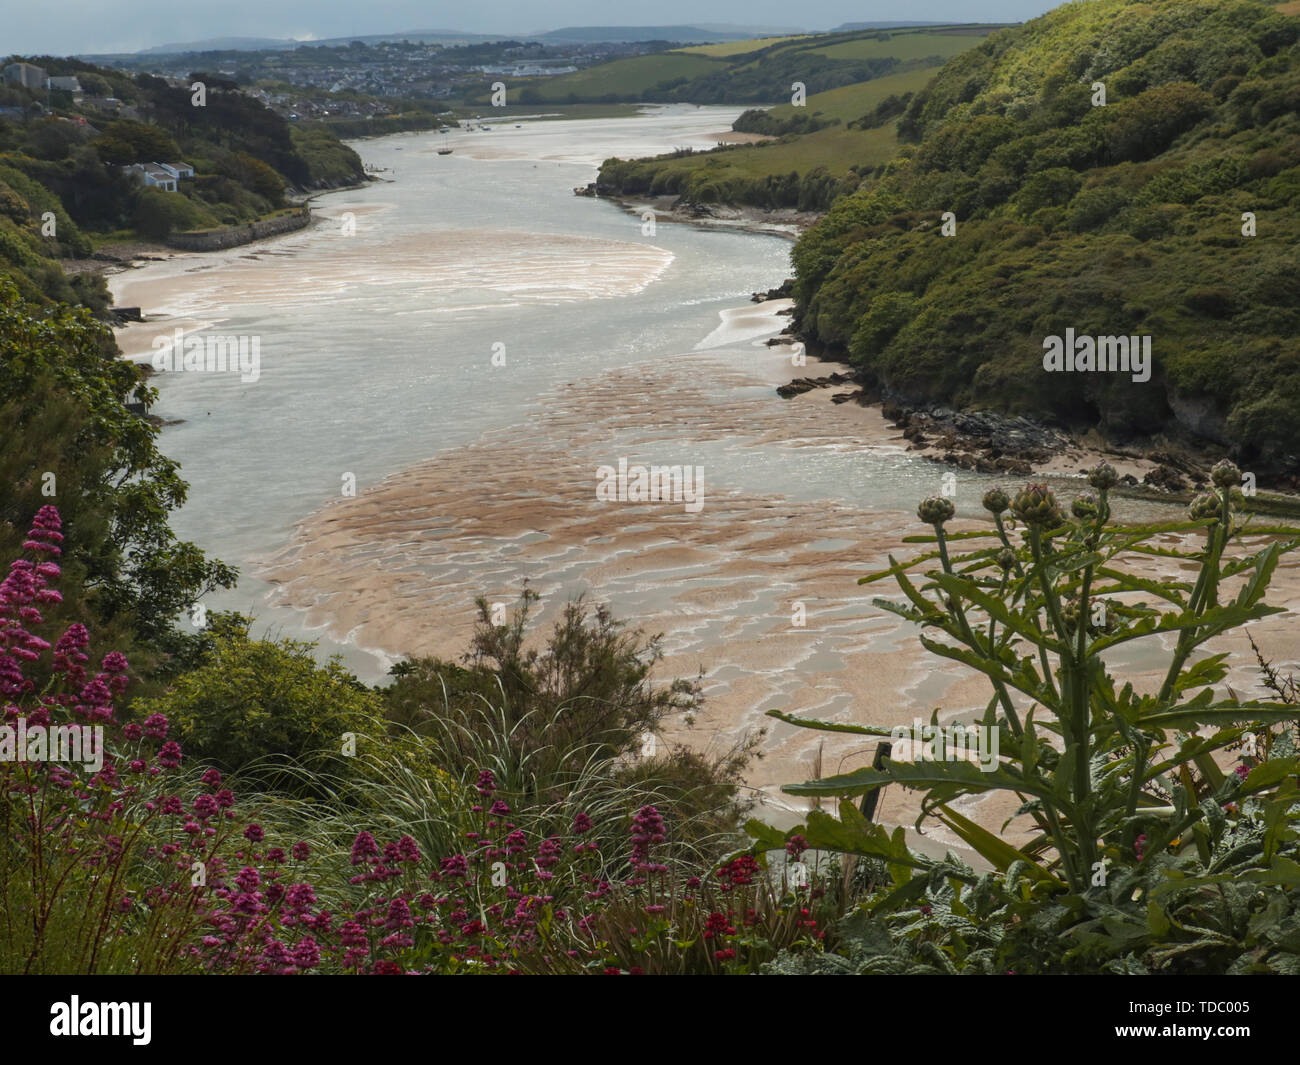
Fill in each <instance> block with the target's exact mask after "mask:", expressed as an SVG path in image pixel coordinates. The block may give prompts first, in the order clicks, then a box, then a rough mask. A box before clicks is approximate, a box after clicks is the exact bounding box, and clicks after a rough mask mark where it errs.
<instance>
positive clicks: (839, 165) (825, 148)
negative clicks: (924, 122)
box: [673, 123, 898, 177]
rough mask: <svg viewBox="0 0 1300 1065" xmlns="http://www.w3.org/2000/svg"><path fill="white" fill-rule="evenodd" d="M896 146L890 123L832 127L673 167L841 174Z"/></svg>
mask: <svg viewBox="0 0 1300 1065" xmlns="http://www.w3.org/2000/svg"><path fill="white" fill-rule="evenodd" d="M897 148H898V138H897V136H896V134H895V131H894V127H893V124H892V123H891V124H890V125H888V126H885V127H882V128H881V129H869V130H856V129H844V128H843V127H842V126H832V127H830V128H829V129H819V130H817V131H816V132H815V133H807V134H804V135H803V136H801V137H799V138H798V139H796V140H790V141H786V142H782V141H768V142H765V143H760V144H750V145H742V146H740V147H738V148H732V149H729V150H727V151H723V152H716V153H710V154H708V155H695V156H689V155H688V156H685V157H684V158H682V159H679V160H675V161H674V164H673V165H674V166H681V167H682V168H684V169H687V170H694V169H698V168H700V167H712V168H713V169H716V170H717V171H718V172H719V174H720V175H721V176H731V175H739V176H743V177H766V176H767V175H768V174H788V173H790V172H791V171H798V172H799V173H801V174H805V173H808V172H809V171H811V170H815V169H817V167H819V166H824V167H825V168H826V169H827V171H828V172H829V173H830V174H832V175H833V176H835V177H843V176H844V175H845V174H847V173H848V172H849V168H850V167H853V166H859V167H861V166H878V165H879V164H880V163H883V162H885V161H886V160H887V159H889V158H890V157H891V156H893V154H894V152H895V151H896V150H897Z"/></svg>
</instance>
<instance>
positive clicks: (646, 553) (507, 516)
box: [261, 300, 1300, 845]
mask: <svg viewBox="0 0 1300 1065" xmlns="http://www.w3.org/2000/svg"><path fill="white" fill-rule="evenodd" d="M785 305H787V301H780V300H773V301H769V302H767V303H764V304H758V305H753V306H751V307H745V308H738V309H737V310H736V311H735V312H732V313H731V315H730V316H729V318H728V319H727V321H726V322H724V324H723V326H722V327H720V329H722V330H723V331H724V334H725V333H726V331H728V330H730V331H731V332H732V335H734V336H745V337H747V338H748V337H751V336H752V335H753V333H754V332H755V331H757V330H761V329H763V328H766V329H767V330H768V331H769V332H774V331H775V330H776V329H777V328H779V326H780V325H781V324H783V323H784V319H782V318H779V317H777V314H776V312H777V311H778V310H779V309H781V307H782V306H785ZM714 339H715V340H719V339H722V338H719V337H715V338H714ZM750 342H751V343H754V344H755V346H754V352H753V357H752V360H750V361H749V362H748V363H747V364H745V365H743V366H738V365H737V363H736V361H735V360H734V358H731V359H728V358H724V357H722V356H714V355H711V354H710V353H709V352H707V351H705V352H696V353H693V354H690V355H685V356H680V357H677V358H670V359H665V360H662V361H661V362H659V363H657V364H655V365H653V366H638V367H635V368H631V369H627V370H621V371H615V372H610V373H606V374H604V375H602V376H601V377H599V378H597V379H594V380H590V381H584V382H582V383H580V384H576V385H572V386H569V387H567V388H565V389H562V390H560V391H559V392H558V393H556V394H554V395H553V396H550V397H548V398H547V399H546V400H545V401H544V402H543V403H542V404H541V405H540V411H541V412H540V413H539V415H538V416H537V418H536V420H534V421H533V422H532V423H531V424H530V426H529V430H528V432H527V433H526V434H521V433H519V432H517V431H510V432H502V433H496V434H490V435H488V436H486V437H484V438H483V439H482V440H480V441H479V442H477V443H475V444H473V445H470V446H467V447H463V448H457V449H454V450H452V451H450V452H447V453H444V454H442V455H440V456H439V457H438V458H437V459H435V460H431V461H429V462H425V463H422V464H420V465H417V466H415V467H413V468H411V469H408V470H405V471H403V472H401V473H399V474H397V475H395V476H392V477H390V478H388V479H387V480H386V481H384V482H383V483H382V484H380V485H379V486H378V487H376V488H374V489H372V490H369V491H366V492H363V493H362V494H361V495H359V496H358V497H357V498H355V499H343V500H339V501H338V502H336V503H333V504H332V505H330V506H328V507H326V508H325V509H324V510H322V511H321V512H319V513H318V514H317V515H315V516H314V517H312V518H311V519H309V520H308V521H306V522H303V523H302V524H301V525H300V526H299V527H298V528H297V529H296V530H295V532H294V535H293V538H292V542H291V543H290V544H289V546H288V547H287V548H286V549H285V551H283V552H282V553H281V554H279V555H278V556H277V557H276V558H274V559H272V560H268V562H267V564H266V566H265V567H264V568H263V570H262V573H261V575H262V576H263V577H264V578H266V579H267V580H269V581H271V582H272V583H274V584H276V585H277V586H278V589H279V595H280V597H281V599H282V601H283V602H284V603H286V604H288V605H291V606H294V607H297V608H299V609H302V610H305V611H307V613H308V619H309V621H310V622H311V623H313V624H323V625H326V626H328V628H329V629H330V630H331V631H332V632H333V633H335V634H337V635H339V636H340V637H348V638H351V639H353V640H355V641H356V642H357V643H359V644H361V645H363V646H368V647H380V648H384V649H386V650H388V651H390V652H391V653H393V654H394V655H401V654H404V653H405V654H413V655H439V656H443V657H454V656H457V655H458V654H459V653H461V652H462V651H463V650H464V648H465V647H466V645H467V641H468V637H469V634H470V632H471V628H472V624H473V619H474V605H473V603H474V599H475V597H476V596H478V595H480V594H484V595H486V596H487V597H488V598H489V600H491V601H494V602H497V601H499V602H503V603H507V604H509V603H511V602H513V600H514V598H515V596H516V595H517V592H518V588H519V584H520V581H521V580H522V579H523V578H525V577H527V578H529V579H530V581H531V583H532V586H533V587H534V588H535V589H536V590H537V591H538V592H540V593H541V594H542V596H543V604H542V606H543V609H542V612H541V613H540V614H539V615H538V619H537V630H536V631H539V632H540V631H544V630H545V629H546V628H547V627H548V625H549V620H550V619H551V618H553V617H554V616H555V615H556V613H557V612H558V610H559V609H560V607H561V606H562V605H563V602H564V601H565V600H566V599H567V598H568V597H569V596H571V595H573V594H575V593H576V592H578V591H587V592H589V593H590V594H591V595H592V596H594V597H595V598H597V599H599V600H600V601H606V602H610V603H612V604H613V605H614V606H615V612H616V615H617V616H619V617H622V618H627V619H630V620H632V621H633V622H635V623H636V624H637V625H639V626H640V627H642V628H644V629H645V630H646V631H647V632H652V633H653V632H663V633H664V634H665V648H666V650H667V658H666V661H665V662H664V663H663V667H662V669H661V671H660V677H661V679H667V678H670V677H672V676H690V675H694V674H695V673H697V672H698V671H699V670H700V669H701V668H702V669H703V670H704V672H705V679H706V696H707V704H706V713H705V714H704V715H703V718H702V720H701V722H700V724H699V725H698V726H697V727H696V729H694V730H692V731H690V732H686V731H682V732H680V733H679V734H678V735H679V737H680V738H685V739H688V741H689V742H692V743H696V744H699V745H701V746H703V747H705V748H707V749H713V750H721V749H724V748H725V747H726V746H728V745H729V744H730V743H731V742H733V741H734V740H735V739H736V738H738V737H739V736H740V735H741V734H743V733H744V732H746V731H747V730H752V729H756V728H760V727H767V728H768V729H769V733H768V736H767V739H766V741H765V743H764V755H765V757H764V758H763V760H762V761H761V762H759V763H757V764H756V766H755V767H754V769H753V772H752V774H751V777H750V783H751V784H752V785H753V786H754V787H756V788H759V789H761V790H762V791H763V793H764V794H765V795H766V797H767V800H768V801H769V802H770V803H772V804H773V807H774V809H773V810H770V811H769V813H775V814H776V816H778V818H780V817H781V816H782V815H780V813H779V811H780V809H785V810H786V811H787V813H786V814H785V815H784V816H785V817H786V818H787V819H788V820H794V819H796V818H797V816H798V812H799V811H801V810H803V809H806V801H805V800H800V799H792V798H790V797H786V796H782V795H780V793H779V785H781V784H783V783H789V782H791V781H795V780H801V779H807V778H808V777H810V776H811V775H812V770H811V765H812V763H813V761H814V759H815V758H816V757H817V756H818V751H819V748H820V749H822V763H823V772H824V773H825V774H826V775H830V774H833V773H836V772H840V771H845V770H847V769H850V768H854V767H857V766H860V765H863V764H866V763H869V761H870V758H871V755H872V753H873V752H874V748H875V741H874V740H870V739H867V738H865V737H842V736H836V735H835V734H830V733H816V732H812V731H808V730H803V729H797V728H794V727H791V726H787V725H784V724H781V723H776V722H773V721H772V720H771V719H769V718H766V717H765V716H764V711H766V710H768V709H780V710H783V711H786V712H790V713H794V714H798V715H801V716H808V717H816V718H823V719H827V720H837V721H856V722H864V723H870V724H876V725H893V724H898V723H900V722H903V723H910V722H911V720H912V719H913V717H914V716H918V715H919V716H921V717H922V718H925V719H928V718H929V715H930V712H931V711H932V710H933V709H935V708H936V707H942V708H944V711H943V712H942V713H941V720H950V719H952V718H954V717H956V716H958V715H959V714H961V713H962V712H963V711H966V712H969V711H970V710H972V709H977V708H978V709H982V707H983V706H984V704H985V702H986V701H987V698H988V688H987V684H986V683H985V682H984V681H983V680H982V678H980V677H979V675H977V674H974V673H973V672H970V671H966V670H961V669H959V668H955V667H953V665H952V664H951V663H948V662H946V661H944V662H941V661H940V660H938V659H936V658H934V657H932V656H930V655H929V654H928V653H927V652H925V651H924V649H923V648H921V647H920V645H919V643H918V642H917V639H916V636H917V633H916V632H915V631H914V630H913V629H912V628H911V626H909V625H907V624H906V623H904V622H902V621H901V620H900V619H898V618H896V617H895V616H894V615H892V614H889V613H888V612H886V611H883V610H881V609H880V608H879V607H876V606H874V605H873V604H872V603H871V598H872V596H873V595H882V596H885V597H886V598H897V597H898V592H897V589H896V588H895V587H893V586H891V585H890V584H889V582H883V583H882V584H880V585H874V586H872V587H871V588H860V587H859V586H858V585H857V583H856V581H857V579H858V578H859V577H861V576H863V575H865V574H867V573H869V572H872V571H873V570H876V569H879V568H882V567H884V566H886V565H887V556H888V555H889V554H891V553H893V554H895V555H900V556H901V555H906V554H908V553H910V552H912V551H915V550H916V548H915V546H914V545H907V544H904V543H903V542H902V538H903V537H904V536H908V535H916V534H919V533H923V532H924V531H925V529H924V528H923V527H921V525H920V523H919V522H918V521H917V519H916V517H915V514H914V513H910V512H904V511H901V510H900V511H865V510H862V509H859V508H855V507H852V506H847V505H844V504H841V503H835V502H829V501H827V502H820V503H818V502H813V503H809V502H794V501H790V500H787V499H783V498H781V497H779V496H773V495H765V494H755V493H752V492H745V491H741V490H739V489H736V488H734V487H733V486H729V485H727V484H726V483H716V482H709V481H708V480H707V478H706V484H707V493H706V499H705V503H704V506H703V508H702V509H701V510H700V511H699V512H698V513H688V512H687V511H686V510H685V508H684V507H683V505H682V504H681V503H669V502H659V503H607V502H600V501H598V500H597V498H596V495H595V483H596V482H595V470H596V467H597V466H599V465H601V464H606V463H613V462H615V461H616V460H617V458H618V457H620V456H625V457H627V459H628V461H629V462H630V463H637V462H641V463H647V464H648V463H653V462H656V461H663V460H662V459H661V458H660V456H663V455H665V454H667V453H668V452H670V451H672V449H673V447H674V445H675V444H680V442H682V441H687V442H690V446H700V447H704V446H707V445H708V444H709V443H710V442H726V443H728V444H730V445H732V446H741V447H744V448H747V449H752V454H753V457H754V461H755V462H761V461H762V460H763V456H764V452H765V449H767V448H771V447H776V446H785V447H789V446H801V447H810V448H819V447H829V446H834V447H849V448H852V449H856V450H860V451H862V452H863V453H866V452H873V453H875V454H877V455H879V454H882V453H883V454H889V453H891V452H892V453H901V452H902V451H903V450H904V448H905V447H906V442H905V441H904V440H903V439H902V437H901V435H900V434H899V433H898V432H897V430H896V429H894V428H893V427H892V426H891V425H890V424H889V423H888V422H886V420H885V419H884V418H883V416H881V414H880V412H879V410H878V409H875V408H863V407H859V406H857V405H856V404H838V405H836V404H833V403H831V402H830V396H831V390H817V391H814V392H809V393H806V394H804V395H802V396H798V397H795V398H794V399H792V400H788V401H773V400H772V399H771V398H768V397H766V396H759V395H754V396H753V397H752V398H748V397H746V398H736V397H734V396H733V397H732V398H729V399H726V398H723V397H722V396H720V394H719V392H718V389H717V388H716V386H717V385H719V384H724V385H734V386H736V388H738V389H739V388H743V387H745V386H752V385H760V384H761V385H768V386H770V385H773V384H775V383H779V382H782V381H784V380H788V379H789V357H788V352H786V351H783V350H782V348H780V347H775V348H767V347H764V346H762V345H761V342H753V341H750ZM833 368H834V367H833V366H832V365H829V364H819V365H818V367H817V369H816V372H818V373H821V372H830V370H831V369H833ZM809 372H814V371H813V370H812V369H811V368H810V369H809ZM704 382H707V383H708V384H709V386H710V387H708V388H706V387H704ZM637 396H641V397H654V399H653V401H648V400H647V401H641V402H637V401H636V400H635V398H633V397H637ZM614 440H617V441H618V444H617V447H615V446H614V445H613V444H612V443H611V442H612V441H614ZM690 446H688V447H687V448H686V451H687V452H688V453H689V451H690ZM678 451H680V448H679V449H678ZM687 457H689V454H688V455H687ZM674 461H683V459H674ZM1081 461H1082V462H1083V463H1084V464H1086V462H1087V461H1088V460H1087V459H1081ZM1075 468H1076V464H1075V463H1073V462H1072V463H1070V464H1069V466H1068V472H1074V471H1075ZM955 527H956V528H963V527H967V528H974V527H977V526H976V525H975V524H973V523H957V525H956V526H955ZM1163 569H1166V567H1162V566H1159V565H1158V566H1155V567H1153V569H1152V572H1153V574H1154V573H1160V574H1161V575H1170V573H1172V570H1169V571H1167V572H1162V570H1163ZM1275 584H1276V592H1275V595H1274V597H1273V601H1275V602H1277V603H1279V604H1282V605H1285V606H1287V607H1288V611H1289V612H1288V613H1287V614H1285V615H1280V616H1278V617H1275V618H1270V619H1268V620H1266V621H1264V622H1260V623H1257V624H1255V625H1253V626H1252V629H1251V631H1252V632H1253V633H1254V634H1255V636H1256V639H1257V641H1258V642H1259V643H1260V646H1261V647H1262V648H1263V649H1264V651H1265V653H1266V654H1267V655H1269V656H1271V657H1274V658H1275V659H1276V660H1277V662H1278V663H1279V664H1291V665H1294V664H1295V662H1296V658H1297V646H1296V644H1297V641H1296V639H1295V632H1296V627H1295V625H1296V611H1297V610H1300V571H1298V570H1297V564H1296V563H1295V562H1294V561H1292V562H1288V563H1286V564H1284V565H1283V566H1282V567H1281V568H1280V569H1279V572H1278V575H1277V578H1276V580H1275ZM800 604H802V607H803V611H804V612H805V614H806V618H805V619H804V621H803V623H802V624H799V623H798V622H797V621H796V620H795V618H796V615H797V613H798V610H799V606H800ZM1217 649H1220V650H1228V651H1230V652H1232V656H1233V657H1232V660H1233V662H1235V663H1236V664H1237V665H1236V669H1235V670H1234V672H1233V675H1232V677H1231V681H1230V682H1231V683H1232V684H1233V685H1234V686H1235V687H1236V690H1237V691H1238V692H1241V693H1247V692H1249V693H1255V692H1256V690H1257V689H1256V678H1255V674H1254V670H1253V668H1252V667H1253V657H1252V656H1251V655H1250V653H1249V648H1248V646H1247V644H1246V641H1245V638H1244V636H1242V637H1235V636H1234V637H1231V638H1229V639H1226V640H1223V641H1221V642H1220V644H1219V646H1218V648H1217ZM1112 664H1113V665H1114V666H1115V668H1116V669H1117V670H1118V671H1120V672H1121V673H1122V675H1124V676H1125V677H1126V678H1131V679H1133V680H1134V681H1135V683H1139V682H1145V683H1147V684H1155V685H1158V681H1159V677H1158V676H1157V671H1156V669H1155V668H1154V667H1155V665H1156V661H1155V659H1153V658H1152V657H1151V656H1149V655H1148V656H1146V657H1143V656H1142V655H1141V654H1139V655H1136V656H1134V657H1133V658H1131V659H1128V660H1120V661H1117V662H1116V663H1112ZM917 801H918V798H917V796H915V795H911V794H908V793H905V792H901V791H899V790H898V789H891V791H890V792H889V794H888V795H887V796H886V798H885V802H884V806H883V808H882V811H881V816H882V817H883V818H884V819H885V820H888V821H891V822H898V823H905V824H910V822H911V820H913V819H914V818H915V816H916V813H917V811H918V809H919V808H918V806H917V805H916V804H917ZM959 806H960V807H961V808H964V809H965V811H966V812H967V814H968V815H970V816H974V817H976V818H977V819H978V820H980V821H981V822H982V823H984V824H986V825H987V826H989V827H990V828H1000V827H1001V825H1002V823H1003V821H1005V820H1006V819H1007V818H1008V817H1009V816H1010V814H1011V813H1012V812H1013V810H1014V801H1011V802H1009V801H1007V800H1004V799H1002V798H993V799H987V800H972V801H968V802H965V803H963V804H959ZM1022 828H1023V826H1021V825H1013V826H1011V827H1010V828H1009V829H1008V830H1007V831H1006V833H1005V834H1006V836H1007V838H1009V839H1013V840H1014V839H1018V838H1020V837H1021V834H1022ZM935 840H936V842H938V843H942V844H944V845H950V844H954V843H955V841H954V840H951V839H948V838H946V837H945V836H944V834H943V833H942V832H937V833H936V834H935Z"/></svg>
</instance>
